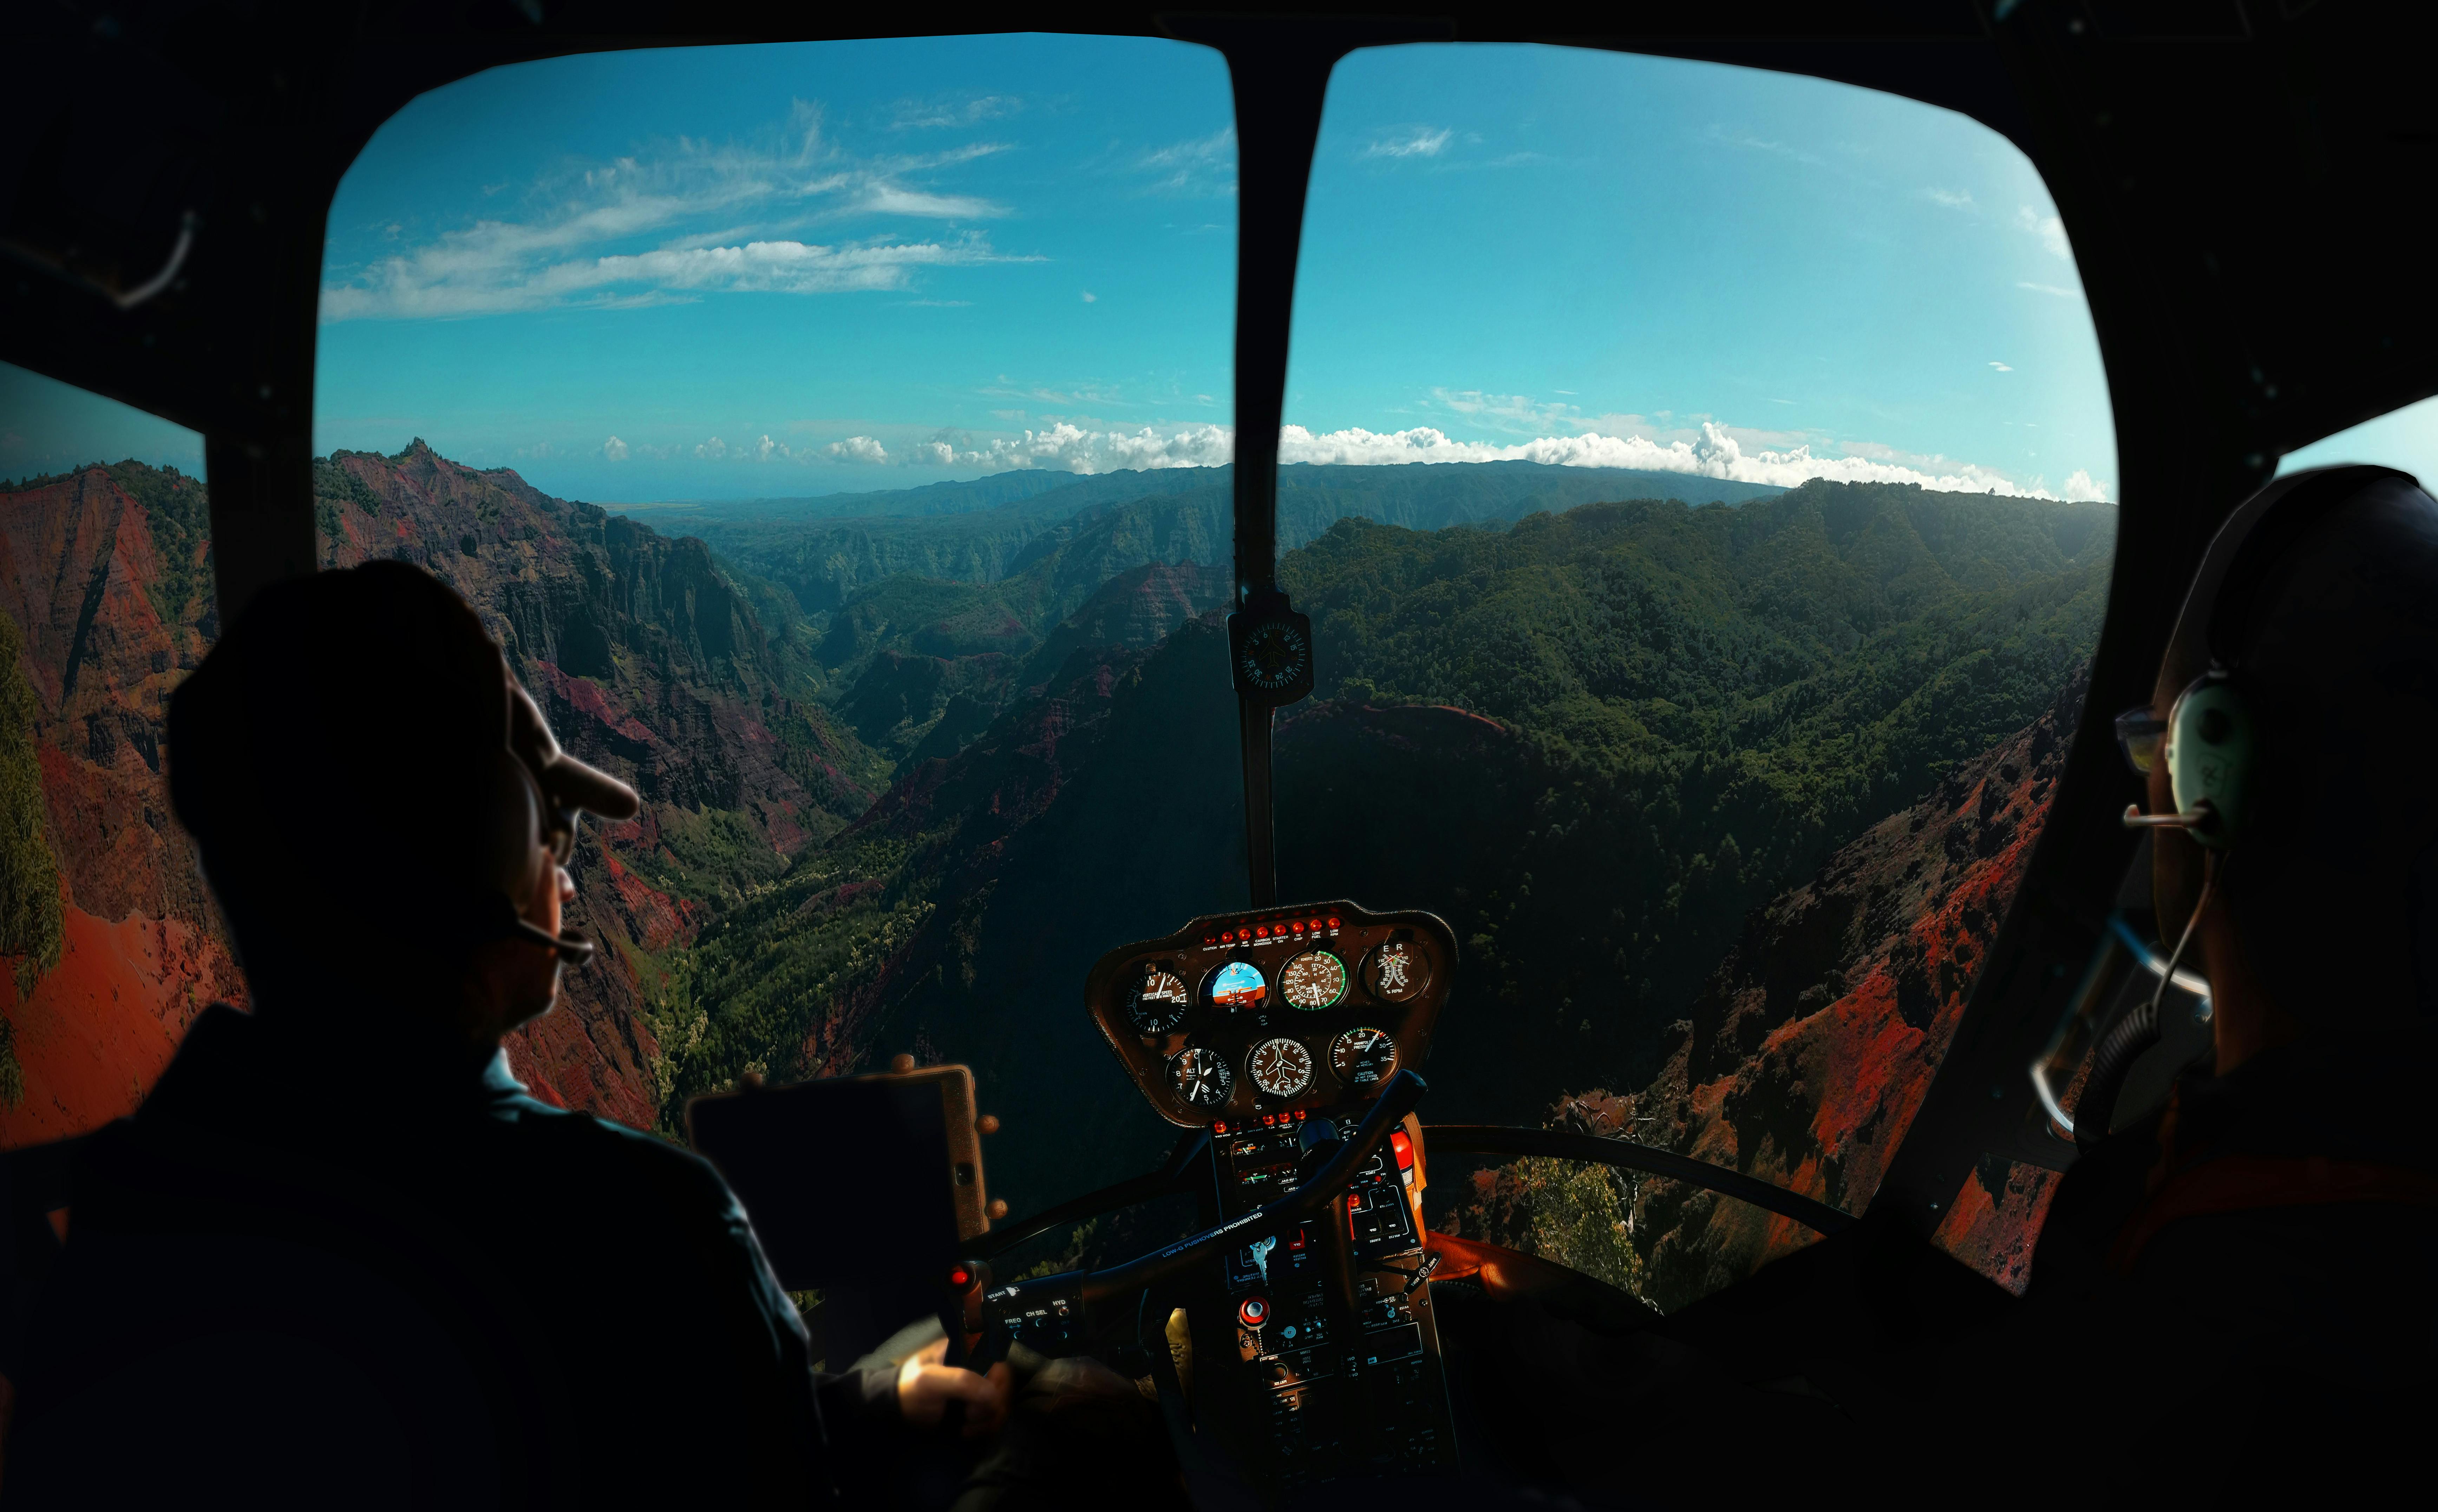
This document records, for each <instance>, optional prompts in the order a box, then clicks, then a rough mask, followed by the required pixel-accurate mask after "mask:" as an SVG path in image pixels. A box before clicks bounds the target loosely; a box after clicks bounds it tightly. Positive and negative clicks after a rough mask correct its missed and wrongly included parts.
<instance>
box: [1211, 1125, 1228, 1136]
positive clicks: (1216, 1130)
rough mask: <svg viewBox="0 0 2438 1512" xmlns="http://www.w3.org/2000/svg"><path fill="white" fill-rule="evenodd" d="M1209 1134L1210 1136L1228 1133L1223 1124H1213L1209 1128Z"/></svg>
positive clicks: (1226, 1127)
mask: <svg viewBox="0 0 2438 1512" xmlns="http://www.w3.org/2000/svg"><path fill="white" fill-rule="evenodd" d="M1210 1132H1211V1133H1212V1134H1226V1133H1227V1132H1228V1126H1227V1125H1226V1124H1224V1123H1214V1124H1212V1125H1211V1126H1210Z"/></svg>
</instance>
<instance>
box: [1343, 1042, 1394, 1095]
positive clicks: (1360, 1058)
mask: <svg viewBox="0 0 2438 1512" xmlns="http://www.w3.org/2000/svg"><path fill="white" fill-rule="evenodd" d="M1329 1068H1330V1069H1331V1070H1333V1071H1334V1072H1336V1073H1337V1080H1338V1081H1341V1082H1344V1083H1345V1084H1346V1085H1348V1086H1350V1087H1376V1086H1378V1085H1379V1084H1380V1083H1381V1082H1383V1081H1387V1080H1388V1078H1389V1077H1391V1076H1393V1075H1395V1074H1396V1071H1397V1042H1396V1041H1395V1040H1392V1039H1390V1038H1388V1036H1387V1035H1386V1034H1383V1033H1381V1032H1380V1031H1379V1030H1378V1029H1348V1030H1347V1031H1346V1032H1345V1033H1343V1034H1341V1035H1339V1036H1338V1037H1337V1038H1336V1039H1334V1040H1333V1041H1331V1042H1330V1046H1329Z"/></svg>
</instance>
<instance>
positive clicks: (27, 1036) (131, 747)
mask: <svg viewBox="0 0 2438 1512" xmlns="http://www.w3.org/2000/svg"><path fill="white" fill-rule="evenodd" d="M207 518H208V510H207V507H206V501H205V496H204V493H203V485H202V484H201V483H199V482H198V481H197V480H195V479H192V478H186V477H182V476H180V475H179V474H177V473H175V472H172V471H168V470H159V471H156V470H154V469H152V468H150V467H144V466H140V465H134V464H122V465H120V466H116V467H102V466H92V467H86V468H82V469H80V470H79V471H78V472H76V473H74V474H71V475H69V476H67V477H65V478H59V479H52V480H47V481H44V482H42V483H36V484H34V485H31V486H27V487H23V488H18V489H14V490H11V491H9V492H6V493H0V612H5V613H6V614H7V615H8V616H9V619H10V620H12V621H14V622H15V624H16V625H17V628H18V630H19V632H20V633H21V636H22V638H23V642H24V651H23V653H22V655H21V657H20V659H19V671H20V672H21V673H22V675H23V676H24V677H25V680H26V684H27V686H28V687H29V689H30V690H31V692H32V694H33V703H34V718H33V726H34V728H33V731H32V733H33V738H34V754H35V757H36V759H37V760H38V762H39V763H40V766H41V774H42V783H41V789H42V800H43V814H42V824H43V838H44V843H45V844H46V845H47V846H48V848H49V850H50V853H51V855H52V857H53V859H54V861H55V862H56V864H57V868H58V872H59V887H60V890H61V901H62V915H63V917H62V925H63V927H62V938H61V943H60V955H59V963H58V964H57V965H56V966H54V967H52V968H51V969H50V970H48V971H40V972H37V971H31V970H29V971H26V972H24V973H19V972H7V973H0V1012H5V1014H6V1016H7V1019H8V1024H9V1042H10V1048H11V1049H12V1051H13V1053H14V1055H15V1058H16V1060H17V1063H18V1071H19V1077H20V1086H21V1087H22V1095H21V1097H20V1098H19V1099H18V1100H17V1101H16V1103H15V1104H14V1105H13V1106H0V1143H5V1144H8V1145H10V1146H15V1145H21V1144H30V1143H38V1142H41V1141H44V1140H48V1139H56V1138H61V1137H63V1136H65V1135H67V1134H76V1133H79V1132H80V1131H82V1130H84V1129H87V1128H90V1127H93V1126H94V1125H96V1124H98V1123H101V1122H104V1121H106V1120H108V1119H110V1118H113V1117H116V1116H120V1115H121V1114H124V1113H127V1112H129V1111H130V1110H132V1108H133V1107H134V1106H135V1104H136V1102H138V1101H139V1100H141V1099H142V1097H143V1094H144V1091H145V1090H146V1089H147V1088H149V1087H150V1085H151V1084H152V1081H153V1080H154V1079H155V1078H156V1077H158V1076H159V1075H160V1073H161V1070H162V1068H163V1067H164V1066H166V1065H168V1063H169V1057H170V1056H171V1055H172V1054H174V1053H175V1052H176V1049H177V1046H178V1042H179V1040H180V1039H181V1038H182V1037H184V1035H185V1033H186V1026H187V1025H188V1024H189V1023H190V1022H192V1021H193V1019H194V1016H195V1015H196V1014H197V1013H198V1012H200V1011H202V1010H203V1008H204V1007H205V1006H206V1005H207V1004H209V1003H211V1002H213V1001H215V1000H227V1001H234V1002H242V1001H243V1000H244V994H245V986H244V980H243V977H242V976H241V975H240V974H239V971H238V968H237V963H236V959H235V958H234V956H233V955H232V953H231V952H230V949H229V946H228V943H227V936H226V933H225V931H224V929H223V928H222V927H221V923H220V922H219V920H218V918H217V915H216V913H215V911H214V909H213V907H212V905H211V902H210V899H209V897H208V895H207V894H206V892H205V890H204V888H203V880H202V876H201V874H200V872H199V870H198V869H197V867H196V864H195V857H194V851H193V847H192V846H191V844H190V843H189V842H188V841H187V839H186V835H185V833H184V832H183V831H181V830H180V829H179V828H178V825H177V823H176V821H175V820H174V819H172V818H170V816H169V805H168V795H167V793H166V792H165V791H164V788H163V784H162V779H161V763H162V749H161V746H162V726H163V722H164V720H165V718H166V716H167V713H168V695H169V691H170V690H171V689H172V688H173V687H175V686H176V685H177V681H178V679H179V678H180V677H183V676H185V674H186V672H188V671H189V670H191V669H192V668H193V667H194V666H195V665H196V664H197V663H198V662H200V661H201V660H202V659H203V652H204V651H205V650H206V649H207V648H208V646H209V643H210V641H211V637H212V635H213V634H214V633H215V632H216V631H217V629H218V624H217V623H216V621H215V619H214V617H213V607H212V601H211V589H210V582H211V574H210V567H209V562H208V559H207V552H208V547H207V544H206V535H207V531H206V529H205V526H204V523H203V522H204V521H205V520H206V519H207ZM28 977H30V978H31V991H30V992H26V993H21V992H20V991H19V983H20V981H21V980H24V979H26V978H28Z"/></svg>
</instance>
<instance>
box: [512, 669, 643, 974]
mask: <svg viewBox="0 0 2438 1512" xmlns="http://www.w3.org/2000/svg"><path fill="white" fill-rule="evenodd" d="M501 677H502V680H503V682H504V683H505V684H506V687H507V694H508V701H509V702H508V739H507V744H506V746H504V747H501V748H499V749H498V750H497V751H496V752H494V753H493V756H492V759H491V766H492V771H491V775H490V782H489V791H488V792H487V794H486V804H485V812H484V813H483V814H482V815H481V816H480V817H479V818H478V819H477V825H478V832H479V834H480V835H481V837H482V848H481V853H480V855H479V856H478V857H477V858H476V861H475V867H474V871H475V876H476V878H477V879H478V880H477V882H476V892H477V894H478V895H479V896H480V897H481V899H482V903H483V906H484V907H485V908H486V909H488V910H489V911H490V912H491V915H492V917H491V918H490V919H489V920H487V921H484V922H482V923H478V924H477V926H476V928H477V932H478V933H479V934H481V935H486V936H488V937H490V938H494V939H498V938H506V937H516V938H521V939H524V940H527V941H532V942H533V943H535V944H538V945H541V946H544V947H546V948H547V949H550V950H552V951H555V952H556V954H557V956H558V958H559V959H560V961H562V962H563V963H565V964H567V965H571V966H576V965H581V964H583V963H584V962H585V961H588V960H590V959H592V953H593V948H594V947H593V942H592V940H591V939H589V938H588V937H586V936H585V935H584V934H582V933H581V932H580V931H577V930H574V929H571V928H564V927H562V928H561V929H560V931H559V932H558V933H557V934H556V935H553V934H552V933H550V931H548V930H546V929H544V928H542V927H541V926H540V925H539V924H537V923H533V922H532V921H531V920H529V919H527V918H525V917H524V915H523V907H524V905H525V904H526V902H527V900H529V899H531V898H532V897H534V896H535V894H536V893H537V891H538V890H539V888H542V887H544V886H547V885H549V884H550V881H551V873H552V872H554V871H555V870H556V869H557V868H559V867H563V866H565V865H567V864H568V862H569V861H570V860H572V859H573V858H574V854H575V838H576V832H577V828H578V826H579V825H580V823H581V822H582V818H583V815H584V814H585V813H586V812H588V811H589V812H592V813H594V814H598V815H601V816H602V817H603V818H610V819H626V818H633V817H634V816H635V814H636V812H637V811H638V809H639V808H640V807H641V803H640V801H639V800H637V798H636V796H635V791H634V789H632V788H630V787H628V786H627V784H626V783H624V782H619V781H618V780H617V779H616V778H614V777H611V776H609V775H608V774H607V773H605V772H601V771H597V770H595V769H594V768H592V767H591V766H588V765H585V764H584V763H582V762H580V761H577V760H576V759H575V758H574V757H573V756H570V755H568V754H567V753H566V752H565V751H562V750H561V749H559V746H558V742H557V740H556V739H555V738H554V737H553V736H552V734H551V732H550V726H549V725H548V724H547V723H545V722H544V721H543V719H542V716H541V710H540V709H539V708H538V707H537V706H536V705H535V703H534V701H533V696H532V695H531V694H528V693H526V692H525V690H524V687H523V685H522V684H521V683H519V682H518V681H517V679H516V677H514V675H512V674H510V673H509V672H508V671H507V669H506V667H505V666H504V665H503V667H502V668H501Z"/></svg>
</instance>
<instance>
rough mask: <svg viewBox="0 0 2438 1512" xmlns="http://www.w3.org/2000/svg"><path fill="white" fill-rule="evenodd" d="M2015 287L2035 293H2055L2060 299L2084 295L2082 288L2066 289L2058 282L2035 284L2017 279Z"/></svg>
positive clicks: (2077, 297)
mask: <svg viewBox="0 0 2438 1512" xmlns="http://www.w3.org/2000/svg"><path fill="white" fill-rule="evenodd" d="M2015 287H2016V288H2018V289H2028V290H2031V291H2032V292H2033V293H2035V294H2054V295H2056V296H2057V297H2058V298H2059V299H2080V298H2081V297H2082V290H2079V289H2066V288H2063V287H2061V286H2059V285H2057V284H2033V283H2025V282H2023V280H2021V279H2018V280H2016V283H2015Z"/></svg>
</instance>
